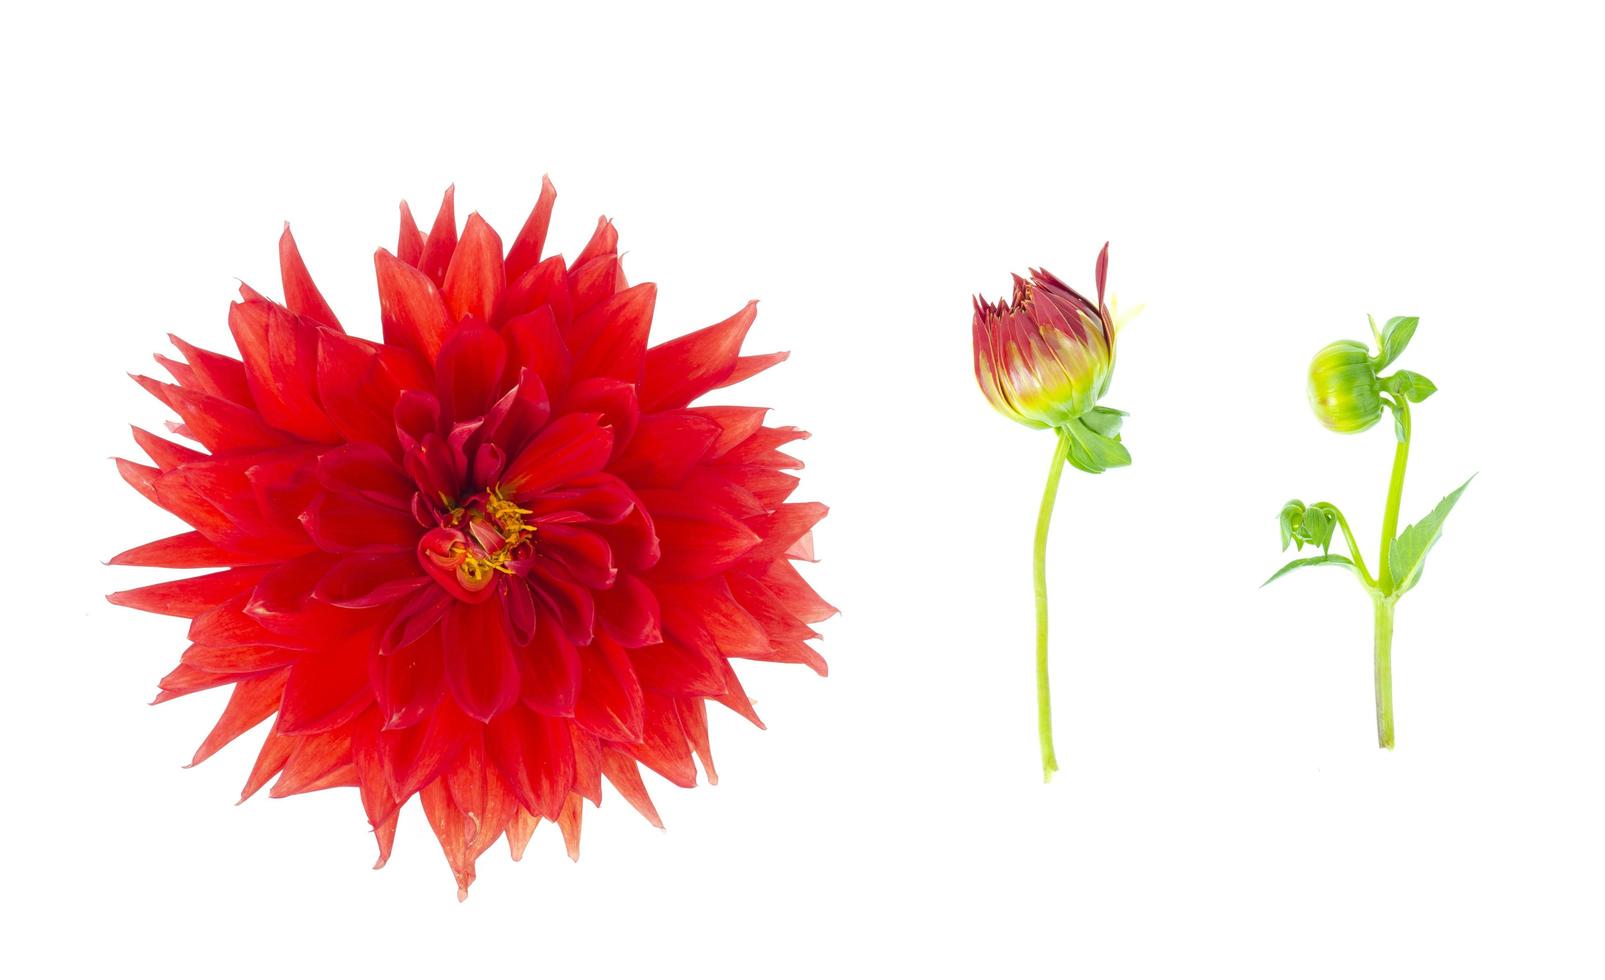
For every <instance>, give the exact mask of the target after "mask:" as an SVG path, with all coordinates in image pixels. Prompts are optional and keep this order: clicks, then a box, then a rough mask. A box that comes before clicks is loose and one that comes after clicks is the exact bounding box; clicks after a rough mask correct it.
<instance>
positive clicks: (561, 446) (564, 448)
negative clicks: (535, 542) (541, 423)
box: [502, 413, 613, 497]
mask: <svg viewBox="0 0 1605 980" xmlns="http://www.w3.org/2000/svg"><path fill="white" fill-rule="evenodd" d="M598 419H599V416H597V415H594V414H588V413H587V414H574V415H565V416H562V417H561V418H558V419H555V420H553V421H552V422H551V423H549V424H548V425H547V426H546V428H544V429H542V430H541V432H540V434H539V435H537V436H536V437H535V438H534V440H532V441H531V442H530V444H529V445H528V446H526V447H524V450H523V451H522V452H520V453H519V454H518V456H517V457H515V458H514V459H513V461H512V462H511V463H509V464H508V465H507V471H506V473H505V474H504V475H503V476H502V484H503V485H504V486H505V487H506V488H507V489H508V490H509V491H510V492H513V493H516V494H518V495H519V496H521V497H533V496H535V495H537V494H539V493H541V492H543V491H545V490H550V489H551V488H553V487H556V486H559V485H561V484H563V483H566V482H568V481H569V480H572V479H574V478H575V477H579V476H583V475H585V474H587V473H592V472H595V471H596V470H599V469H601V468H602V466H603V465H604V464H605V463H607V460H608V457H609V456H610V455H611V454H612V452H613V432H612V430H611V429H606V428H602V427H601V426H599V425H598V424H597V421H598Z"/></svg>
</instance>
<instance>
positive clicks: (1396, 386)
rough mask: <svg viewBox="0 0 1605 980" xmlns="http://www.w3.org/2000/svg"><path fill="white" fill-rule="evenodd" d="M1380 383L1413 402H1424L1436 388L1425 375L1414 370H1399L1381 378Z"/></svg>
mask: <svg viewBox="0 0 1605 980" xmlns="http://www.w3.org/2000/svg"><path fill="white" fill-rule="evenodd" d="M1382 384H1383V386H1384V387H1385V388H1386V389H1387V390H1388V391H1391V392H1393V393H1394V394H1395V395H1398V396H1400V397H1402V398H1407V399H1409V400H1410V401H1413V402H1424V401H1426V400H1427V399H1428V398H1430V397H1432V393H1433V392H1435V391H1437V390H1438V386H1437V385H1435V384H1433V383H1432V382H1431V381H1430V380H1429V379H1428V378H1427V376H1426V375H1424V374H1417V373H1416V372H1414V371H1399V372H1397V373H1395V374H1392V375H1390V376H1388V377H1386V378H1384V379H1382Z"/></svg>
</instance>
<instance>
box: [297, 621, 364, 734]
mask: <svg viewBox="0 0 1605 980" xmlns="http://www.w3.org/2000/svg"><path fill="white" fill-rule="evenodd" d="M375 639H376V638H375V637H374V635H373V633H372V632H371V631H368V630H364V631H362V632H360V633H357V634H356V635H354V636H352V637H349V638H347V639H345V640H344V641H342V642H340V643H337V644H332V645H328V646H325V647H324V648H323V649H320V650H317V651H312V652H309V653H307V654H306V655H304V656H303V657H302V658H301V659H300V660H298V661H297V662H296V663H295V665H294V666H293V667H291V668H290V679H289V682H288V683H286V684H285V686H284V705H283V707H281V708H280V709H279V721H278V726H277V727H278V731H280V732H282V733H283V734H285V735H309V734H315V733H317V732H326V731H329V730H331V729H334V728H338V727H340V726H341V725H343V724H345V723H346V722H348V721H350V720H351V719H353V718H355V717H356V716H357V715H358V714H360V713H361V712H362V710H363V709H364V708H366V707H367V706H368V705H370V704H372V703H373V692H372V691H371V690H370V688H369V686H368V656H369V654H370V653H371V651H372V648H373V645H374V641H375Z"/></svg>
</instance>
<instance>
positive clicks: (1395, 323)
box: [1377, 316, 1421, 371]
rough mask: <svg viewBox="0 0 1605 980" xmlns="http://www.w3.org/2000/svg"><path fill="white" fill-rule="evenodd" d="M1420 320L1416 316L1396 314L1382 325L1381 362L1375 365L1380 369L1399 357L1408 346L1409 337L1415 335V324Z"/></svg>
mask: <svg viewBox="0 0 1605 980" xmlns="http://www.w3.org/2000/svg"><path fill="white" fill-rule="evenodd" d="M1420 322H1421V318H1420V317H1416V316H1396V317H1394V318H1393V319H1391V320H1389V321H1388V322H1387V323H1385V324H1383V326H1382V363H1381V364H1378V365H1377V370H1378V371H1380V370H1382V369H1383V368H1385V367H1387V366H1388V365H1389V364H1392V363H1393V362H1394V361H1396V360H1398V359H1399V355H1400V354H1403V353H1404V349H1405V347H1407V346H1409V344H1410V338H1411V337H1414V336H1415V333H1416V324H1418V323H1420Z"/></svg>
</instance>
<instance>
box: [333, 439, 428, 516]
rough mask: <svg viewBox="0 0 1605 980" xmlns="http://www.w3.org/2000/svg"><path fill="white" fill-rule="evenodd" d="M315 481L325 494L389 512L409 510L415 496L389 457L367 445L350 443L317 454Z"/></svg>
mask: <svg viewBox="0 0 1605 980" xmlns="http://www.w3.org/2000/svg"><path fill="white" fill-rule="evenodd" d="M317 477H318V482H319V483H321V484H322V485H323V487H324V488H325V489H327V490H331V491H334V492H336V493H339V494H341V495H343V496H349V497H357V498H359V499H361V500H363V501H365V502H367V503H371V504H377V505H379V506H381V507H386V508H389V509H391V510H402V511H408V510H411V508H412V497H413V494H414V493H416V492H417V488H416V487H415V486H413V482H412V480H411V479H410V478H409V477H408V476H407V474H406V472H404V471H403V470H402V468H401V467H400V466H398V465H396V461H395V460H394V459H392V458H391V457H390V454H389V453H386V452H385V451H384V450H383V449H381V448H379V447H378V446H377V445H374V444H373V443H371V442H351V443H347V444H346V445H343V446H339V447H337V448H335V449H330V450H328V451H326V452H323V453H320V454H319V455H318V463H317Z"/></svg>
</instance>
